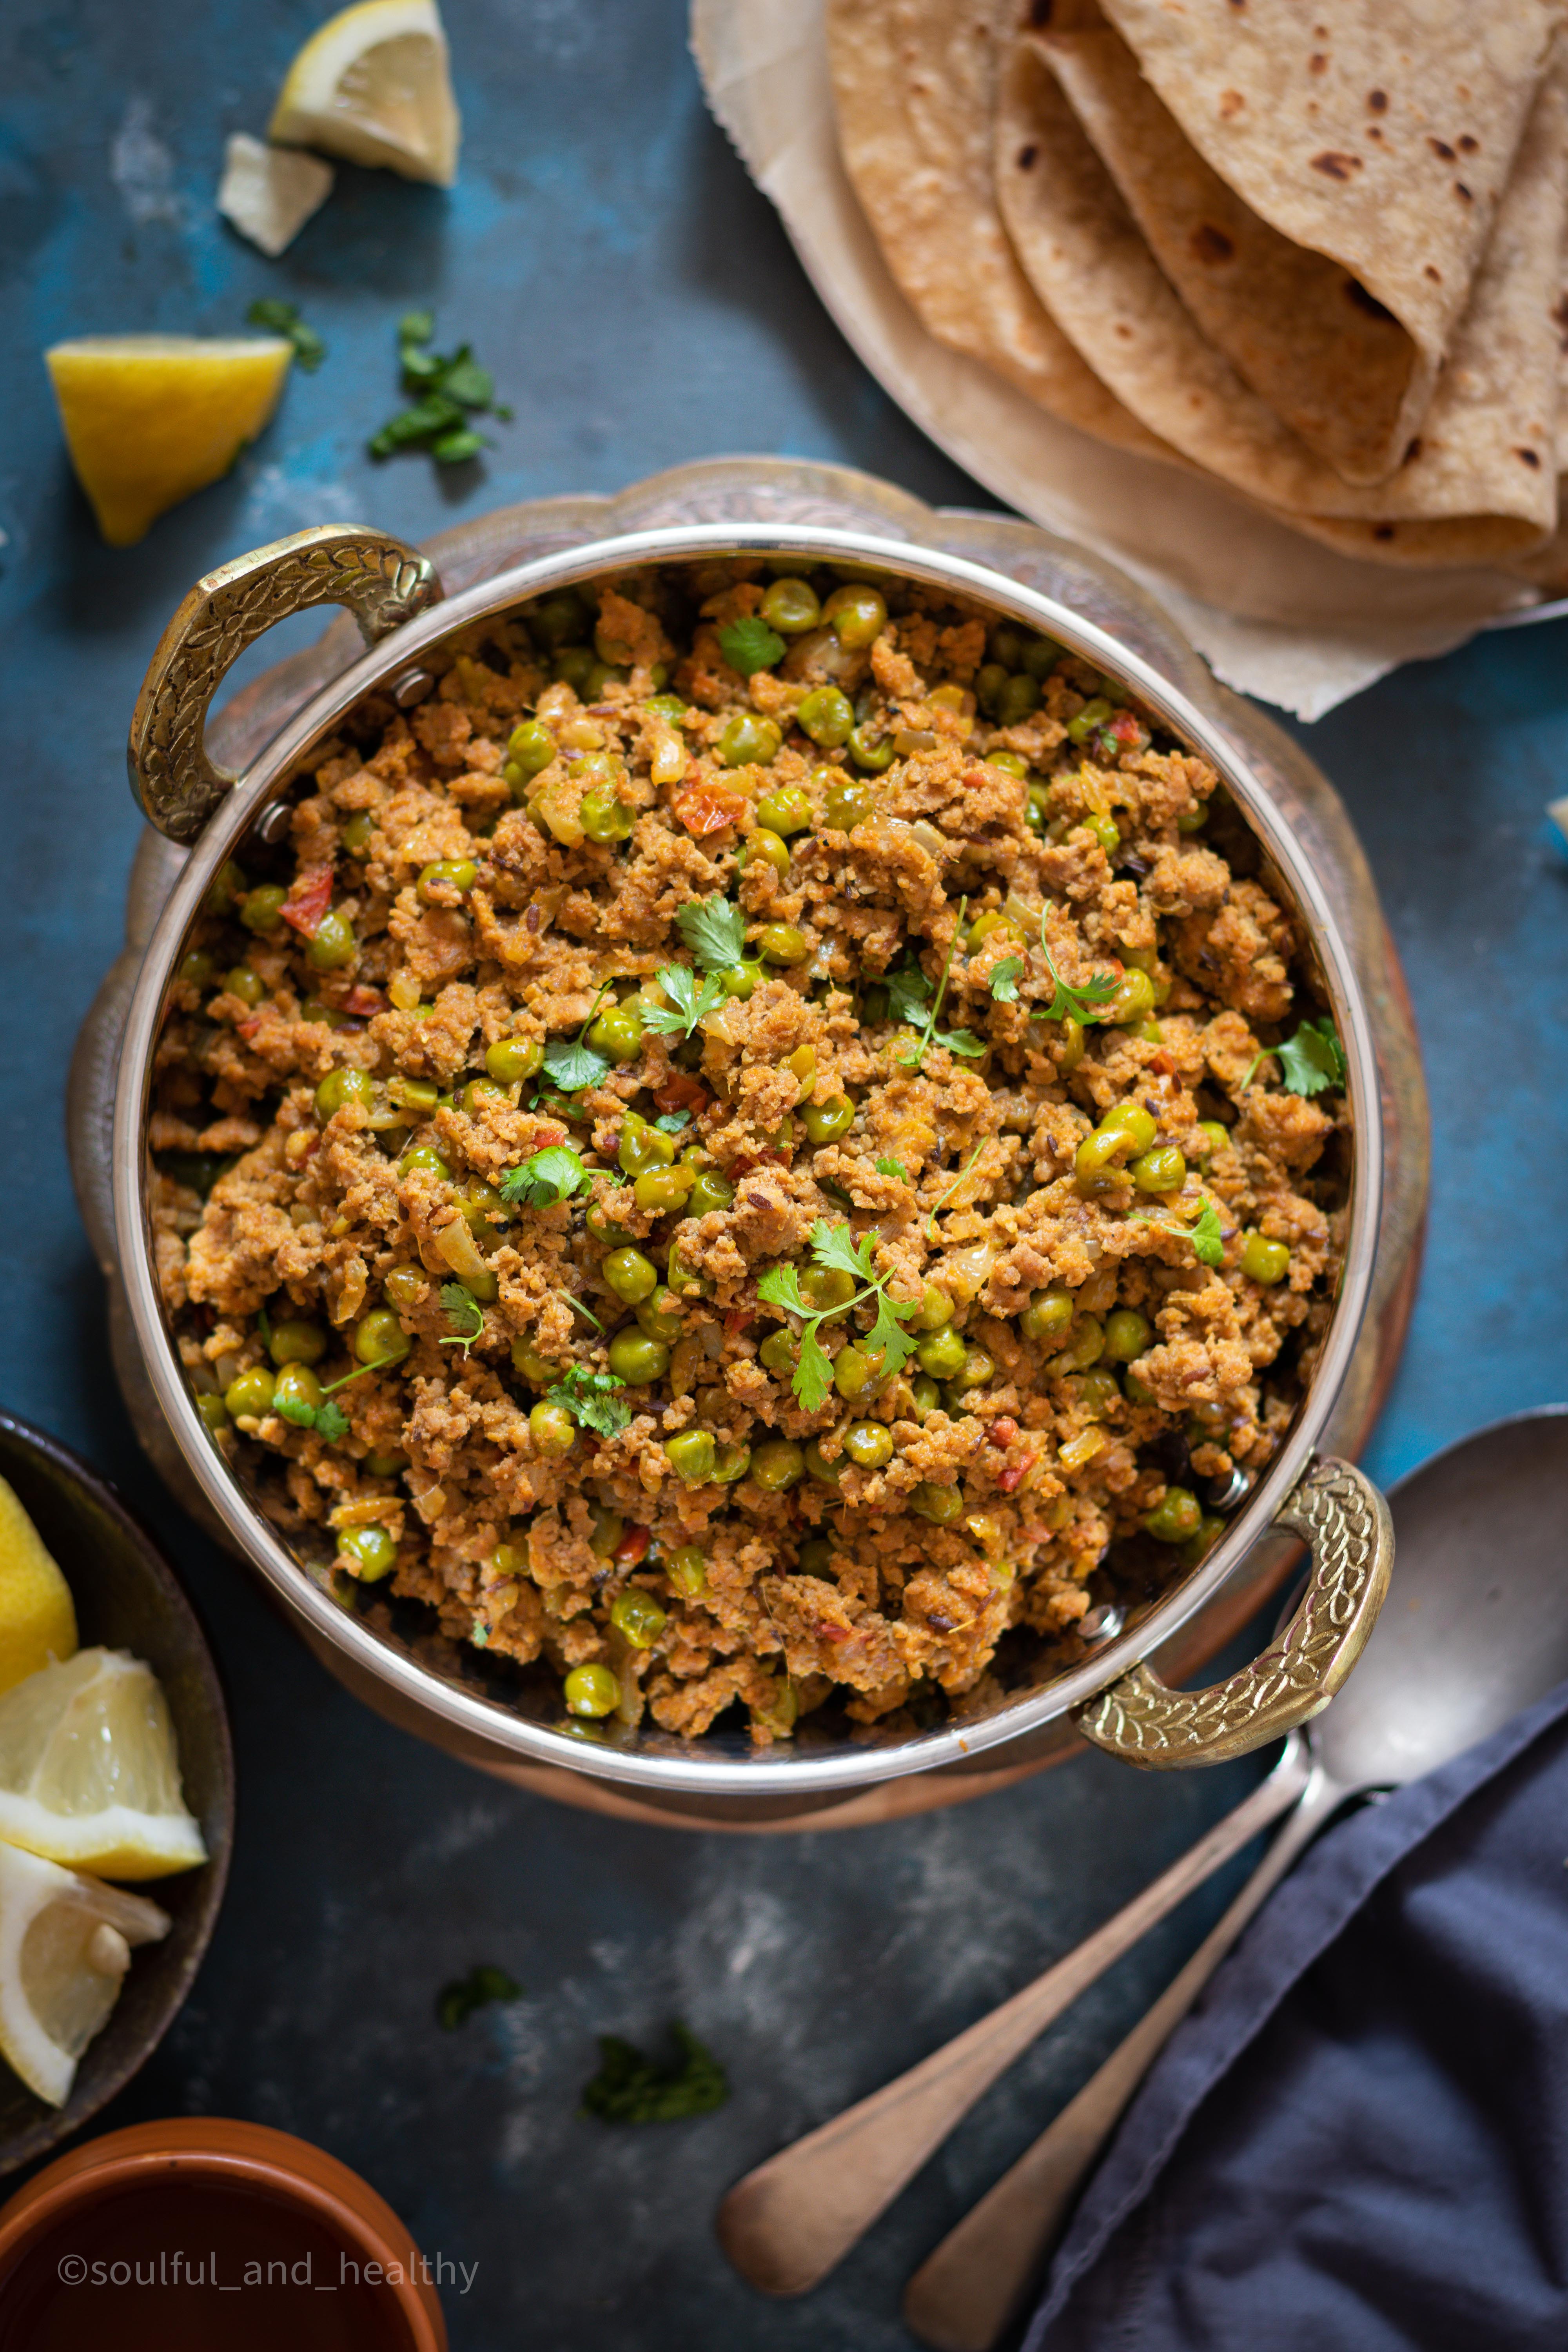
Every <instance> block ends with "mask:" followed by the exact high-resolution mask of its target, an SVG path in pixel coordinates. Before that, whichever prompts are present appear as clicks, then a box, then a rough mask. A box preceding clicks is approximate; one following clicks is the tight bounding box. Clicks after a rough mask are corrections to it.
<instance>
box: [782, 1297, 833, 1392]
mask: <svg viewBox="0 0 1568 2352" xmlns="http://www.w3.org/2000/svg"><path fill="white" fill-rule="evenodd" d="M821 1323H822V1318H821V1317H820V1316H816V1315H814V1316H813V1317H812V1319H811V1321H810V1322H809V1323H808V1324H807V1325H806V1327H805V1330H804V1331H803V1332H802V1333H801V1335H800V1355H799V1358H798V1360H797V1361H796V1364H795V1378H794V1380H793V1381H791V1382H790V1386H791V1388H792V1389H793V1390H794V1391H795V1395H796V1397H797V1398H798V1399H799V1400H800V1402H801V1403H802V1404H803V1405H804V1406H805V1410H806V1412H817V1411H818V1410H819V1408H820V1407H821V1406H822V1405H824V1404H826V1402H827V1399H828V1398H829V1397H830V1396H831V1395H832V1393H833V1363H832V1360H831V1358H830V1357H829V1356H828V1354H827V1351H826V1349H825V1348H824V1347H823V1346H822V1344H821V1342H820V1341H819V1340H818V1339H817V1336H816V1334H817V1332H818V1330H819V1329H820V1328H821Z"/></svg>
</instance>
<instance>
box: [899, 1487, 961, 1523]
mask: <svg viewBox="0 0 1568 2352" xmlns="http://www.w3.org/2000/svg"><path fill="white" fill-rule="evenodd" d="M910 1510H911V1511H914V1512H916V1513H918V1515H919V1516H920V1517H921V1518H922V1519H930V1521H931V1525H932V1526H933V1527H938V1528H946V1527H951V1526H952V1522H953V1520H954V1519H956V1518H961V1517H963V1492H962V1490H961V1489H960V1488H959V1487H957V1486H933V1485H932V1484H931V1480H930V1479H929V1478H922V1479H921V1483H920V1485H919V1486H916V1487H915V1488H914V1489H913V1490H912V1492H911V1493H910Z"/></svg>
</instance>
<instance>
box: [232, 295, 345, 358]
mask: <svg viewBox="0 0 1568 2352" xmlns="http://www.w3.org/2000/svg"><path fill="white" fill-rule="evenodd" d="M245 316H246V322H247V325H249V326H252V327H265V328H266V329H267V331H268V333H269V334H273V335H282V336H284V337H286V339H287V340H288V341H289V342H291V343H292V344H293V346H294V357H295V358H296V359H297V360H298V361H299V362H300V366H301V367H302V368H303V369H304V371H305V373H306V374H307V375H314V374H315V373H316V370H317V369H318V368H319V367H320V366H321V362H322V361H323V360H324V359H325V358H326V356H327V346H326V344H325V343H324V342H323V341H322V340H321V336H320V335H318V334H317V332H316V330H315V329H314V327H307V325H306V324H305V321H304V320H303V319H301V318H300V313H299V310H298V309H297V308H296V306H295V305H294V304H293V303H292V302H285V301H283V300H281V299H279V296H278V295H276V294H262V295H260V296H258V299H256V300H255V301H254V302H253V303H252V304H251V306H250V308H249V310H247V312H246V314H245Z"/></svg>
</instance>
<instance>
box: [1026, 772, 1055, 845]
mask: <svg viewBox="0 0 1568 2352" xmlns="http://www.w3.org/2000/svg"><path fill="white" fill-rule="evenodd" d="M1050 821H1051V793H1050V786H1049V785H1048V784H1031V785H1030V786H1029V823H1030V824H1032V825H1033V826H1034V828H1035V831H1036V832H1037V833H1043V832H1044V831H1045V829H1046V827H1047V824H1049V823H1050Z"/></svg>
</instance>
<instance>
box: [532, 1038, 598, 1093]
mask: <svg viewBox="0 0 1568 2352" xmlns="http://www.w3.org/2000/svg"><path fill="white" fill-rule="evenodd" d="M543 1066H544V1074H545V1076H546V1077H548V1078H549V1079H550V1080H551V1081H552V1084H554V1085H555V1086H558V1087H560V1089H561V1091H562V1093H563V1095H574V1094H580V1093H581V1092H582V1089H583V1088H584V1087H596V1086H597V1085H598V1083H599V1081H600V1079H601V1078H603V1077H606V1076H608V1075H609V1068H610V1066H609V1064H608V1062H606V1061H605V1057H604V1055H603V1054H595V1051H594V1049H593V1047H592V1045H583V1044H582V1043H581V1042H580V1041H579V1040H577V1039H575V1038H574V1039H573V1040H572V1041H571V1043H570V1044H568V1043H567V1042H565V1041H564V1040H563V1039H562V1038H556V1039H555V1040H554V1041H553V1043H552V1044H551V1045H546V1047H545V1048H544V1065H543Z"/></svg>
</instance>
